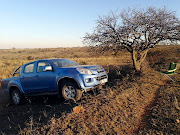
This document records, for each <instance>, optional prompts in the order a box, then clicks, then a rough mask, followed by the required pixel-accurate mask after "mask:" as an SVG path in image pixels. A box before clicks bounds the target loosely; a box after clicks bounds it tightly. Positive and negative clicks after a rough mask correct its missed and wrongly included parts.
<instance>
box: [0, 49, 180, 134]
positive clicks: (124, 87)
mask: <svg viewBox="0 0 180 135" xmlns="http://www.w3.org/2000/svg"><path fill="white" fill-rule="evenodd" d="M46 58H68V59H72V60H74V61H77V62H79V63H81V64H97V65H102V66H103V67H104V68H105V69H106V71H107V72H108V75H109V83H108V85H106V86H105V87H104V88H103V89H102V90H100V91H99V92H94V93H86V94H85V95H84V96H83V98H82V100H81V101H79V102H77V103H72V102H68V103H62V102H61V101H58V99H57V98H54V97H53V98H51V97H48V98H44V97H43V98H36V99H32V98H31V99H30V100H28V101H26V102H25V103H24V104H23V105H21V106H18V107H14V106H9V105H8V104H7V102H4V103H2V100H0V121H1V123H3V124H0V130H2V131H0V133H1V134H17V133H19V134H147V133H149V134H170V133H173V134H179V133H180V113H179V112H180V108H179V107H180V74H177V75H176V80H177V82H175V83H172V82H170V81H167V80H165V78H163V77H162V76H160V75H159V74H158V72H157V71H156V70H157V69H158V67H159V66H168V64H169V63H170V62H176V63H178V64H180V46H158V47H156V48H153V49H152V50H151V51H150V52H149V53H148V56H147V59H146V61H145V62H144V64H143V69H142V71H143V72H142V74H141V75H136V74H134V72H133V69H132V62H131V57H130V54H129V53H128V52H126V51H124V50H123V51H121V52H119V53H118V54H117V55H116V56H114V55H113V54H112V53H111V52H105V53H104V54H97V53H95V52H94V51H92V50H91V49H90V48H88V47H83V48H78V47H77V48H51V49H12V50H0V74H1V76H0V79H3V78H7V77H11V73H12V72H13V70H14V69H15V68H16V67H17V66H19V65H21V64H24V63H26V62H29V61H33V60H37V59H46ZM178 67H180V66H178ZM177 73H180V71H179V68H178V70H177ZM0 98H2V99H3V101H4V100H5V99H4V98H3V97H2V96H0ZM54 99H55V100H54ZM74 107H75V108H74Z"/></svg>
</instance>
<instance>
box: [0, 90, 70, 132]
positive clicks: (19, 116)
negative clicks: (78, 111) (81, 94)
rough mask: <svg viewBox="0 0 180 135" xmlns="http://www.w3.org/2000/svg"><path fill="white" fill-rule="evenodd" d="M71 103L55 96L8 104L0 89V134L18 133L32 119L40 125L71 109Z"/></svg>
mask: <svg viewBox="0 0 180 135" xmlns="http://www.w3.org/2000/svg"><path fill="white" fill-rule="evenodd" d="M72 107H73V105H72V104H69V103H63V102H62V101H60V100H59V99H58V98H57V97H54V96H51V97H33V98H30V100H25V101H24V103H23V104H22V105H19V106H14V105H9V100H8V98H7V97H5V96H3V95H2V92H1V90H0V135H1V134H3V133H4V134H7V135H9V134H11V135H12V134H18V131H19V130H20V129H23V128H24V127H26V122H29V121H30V120H32V121H33V122H34V123H36V122H39V123H41V124H42V125H43V124H45V123H47V122H48V120H49V119H50V118H51V117H52V116H53V117H60V116H61V115H62V113H63V112H69V111H71V109H72Z"/></svg>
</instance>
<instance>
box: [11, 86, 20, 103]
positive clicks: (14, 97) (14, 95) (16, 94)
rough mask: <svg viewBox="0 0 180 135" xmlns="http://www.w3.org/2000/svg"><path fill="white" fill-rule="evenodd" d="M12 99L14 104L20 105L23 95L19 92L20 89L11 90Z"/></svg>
mask: <svg viewBox="0 0 180 135" xmlns="http://www.w3.org/2000/svg"><path fill="white" fill-rule="evenodd" d="M10 100H11V102H12V104H14V105H19V104H20V103H21V100H22V95H21V93H20V92H19V90H16V89H15V90H13V91H12V92H11V95H10Z"/></svg>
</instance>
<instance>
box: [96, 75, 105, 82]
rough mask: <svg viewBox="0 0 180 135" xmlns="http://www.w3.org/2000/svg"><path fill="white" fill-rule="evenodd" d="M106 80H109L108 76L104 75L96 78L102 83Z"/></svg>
mask: <svg viewBox="0 0 180 135" xmlns="http://www.w3.org/2000/svg"><path fill="white" fill-rule="evenodd" d="M106 78H107V76H106V75H103V76H98V77H96V80H98V81H101V80H103V79H106Z"/></svg>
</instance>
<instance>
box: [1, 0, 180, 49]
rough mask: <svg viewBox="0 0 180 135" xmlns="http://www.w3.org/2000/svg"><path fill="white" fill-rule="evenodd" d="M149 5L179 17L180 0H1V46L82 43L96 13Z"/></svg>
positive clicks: (89, 30)
mask: <svg viewBox="0 0 180 135" xmlns="http://www.w3.org/2000/svg"><path fill="white" fill-rule="evenodd" d="M149 6H153V7H157V8H163V7H164V6H165V7H166V8H168V9H169V10H172V11H175V12H176V15H177V16H178V17H179V18H180V0H0V49H11V48H57V47H76V46H84V44H83V43H82V40H83V37H84V36H85V34H86V33H87V32H88V33H92V32H93V28H94V27H95V26H96V20H97V19H98V17H99V16H102V15H107V14H108V13H109V12H110V11H116V10H118V12H121V11H122V10H123V9H127V8H128V7H129V8H146V7H149Z"/></svg>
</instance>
